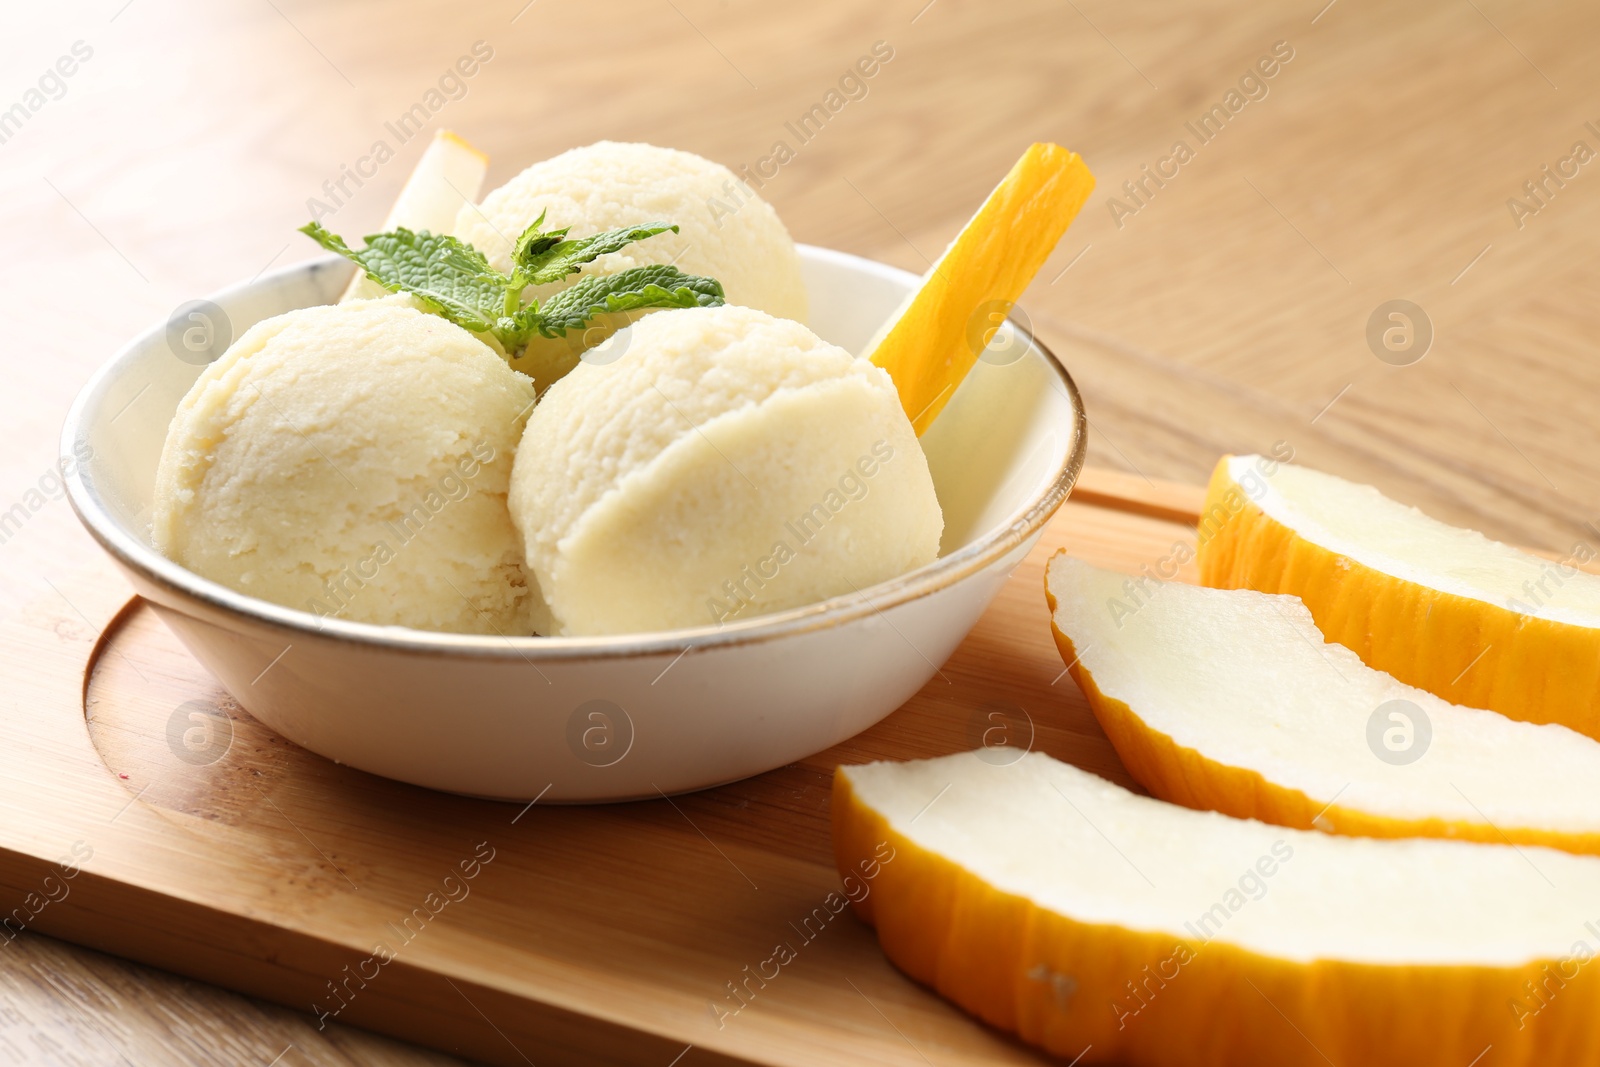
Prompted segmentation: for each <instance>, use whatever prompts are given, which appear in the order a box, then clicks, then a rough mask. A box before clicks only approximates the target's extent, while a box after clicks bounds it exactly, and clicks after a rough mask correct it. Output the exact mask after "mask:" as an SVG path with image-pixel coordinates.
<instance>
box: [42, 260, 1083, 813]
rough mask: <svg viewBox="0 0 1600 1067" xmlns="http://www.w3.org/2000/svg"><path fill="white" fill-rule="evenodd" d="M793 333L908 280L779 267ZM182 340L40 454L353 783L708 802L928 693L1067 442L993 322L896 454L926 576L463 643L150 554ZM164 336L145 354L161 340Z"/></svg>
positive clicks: (324, 291) (107, 375) (1016, 556)
mask: <svg viewBox="0 0 1600 1067" xmlns="http://www.w3.org/2000/svg"><path fill="white" fill-rule="evenodd" d="M801 256H802V258H803V262H804V271H805V279H806V285H807V287H808V289H809V291H810V296H811V308H812V322H811V326H812V328H813V329H814V330H815V331H816V332H817V333H818V334H820V335H821V336H822V337H824V338H826V339H827V340H829V341H833V342H835V343H837V344H840V345H842V346H844V347H845V348H846V349H848V350H850V351H858V350H859V349H860V348H861V346H862V345H863V344H865V343H866V341H867V339H868V338H869V337H870V336H871V335H872V333H873V332H874V331H875V330H876V329H877V327H878V326H879V324H880V323H882V322H883V321H884V320H885V319H886V318H887V317H888V316H889V315H890V314H891V313H892V312H893V311H894V309H895V308H896V307H898V306H899V304H900V302H901V300H902V299H903V298H904V297H905V296H906V294H907V293H908V292H909V291H910V290H911V289H912V288H913V287H914V286H915V285H916V284H917V282H918V279H917V277H916V276H914V275H911V274H908V273H906V272H904V271H901V270H896V269H894V268H892V267H887V266H884V265H882V264H879V263H873V262H871V261H869V260H864V259H861V258H858V257H856V256H850V255H845V254H843V253H840V252H833V251H829V250H826V249H820V248H809V247H802V249H801ZM352 269H353V268H352V267H351V265H350V264H349V263H347V262H346V261H344V260H342V259H338V258H327V259H321V260H315V261H312V262H309V263H304V264H301V265H298V266H293V267H288V268H286V269H283V270H280V271H277V272H275V273H272V274H269V275H266V276H264V277H262V278H260V279H259V280H257V281H254V282H250V283H248V284H244V285H239V286H235V287H234V288H232V289H229V290H226V291H225V292H223V293H220V294H218V295H217V296H215V297H214V298H213V301H214V303H215V305H217V306H219V307H220V308H221V309H222V310H223V312H225V314H226V316H227V319H228V320H229V322H230V324H231V335H232V336H233V337H238V336H239V334H240V333H242V332H243V331H244V329H245V328H246V327H248V326H250V325H251V324H253V323H255V322H258V321H260V320H261V319H264V318H267V317H269V316H272V315H277V314H281V313H283V312H285V311H289V310H291V309H294V308H300V307H308V306H311V305H314V304H325V303H329V302H331V301H333V300H336V299H337V298H338V296H339V294H340V293H341V292H342V291H343V289H344V286H345V282H346V281H347V280H348V278H349V277H350V274H351V272H352ZM191 325H193V326H200V325H203V324H202V323H201V322H200V320H195V321H194V323H192V324H191V323H189V322H187V321H180V322H178V323H177V325H176V326H173V325H172V324H163V325H162V326H159V327H156V328H154V329H152V330H150V331H148V332H146V333H145V334H143V335H141V336H139V337H138V338H136V339H134V340H133V342H132V343H130V344H129V345H127V346H126V347H125V348H123V349H122V350H121V351H120V352H118V353H117V354H116V355H115V356H114V357H113V358H112V359H111V361H110V362H109V363H107V364H106V365H105V366H104V367H102V368H101V369H100V371H99V372H98V373H97V374H96V375H95V376H94V378H93V379H92V380H91V381H90V382H89V384H88V385H87V386H85V387H84V389H83V392H82V393H81V394H80V395H79V396H78V398H77V401H76V402H75V403H74V404H73V406H72V411H71V413H70V414H69V415H68V417H67V423H66V427H65V429H64V431H63V434H62V442H61V447H62V452H63V455H66V454H69V453H71V452H72V450H73V448H74V447H75V446H76V445H78V443H79V442H81V441H86V442H87V443H88V444H89V445H90V446H91V447H92V450H93V459H92V460H90V461H89V462H87V463H83V464H81V465H74V466H73V467H71V468H69V469H71V470H73V471H74V473H73V474H72V475H71V476H70V477H69V479H68V491H69V493H70V496H71V500H72V504H73V507H74V509H75V510H76V511H77V513H78V516H79V518H80V519H82V521H83V524H84V525H85V526H86V527H88V529H89V532H90V533H91V534H93V535H94V537H95V539H96V540H98V541H99V542H100V544H101V545H102V546H104V548H105V549H106V551H107V552H109V553H110V554H111V556H112V557H113V558H114V559H115V560H116V562H117V564H118V565H119V566H120V567H121V569H122V571H123V572H124V573H125V574H126V575H127V576H128V578H129V580H130V581H132V583H133V585H134V587H135V588H136V589H137V590H138V591H139V593H140V594H141V595H142V596H144V597H145V598H146V599H147V600H149V601H150V603H151V604H152V605H154V607H155V610H156V611H157V613H158V614H159V615H160V616H161V617H162V618H163V619H164V620H165V621H166V623H167V625H168V626H170V627H171V628H172V630H173V632H174V633H175V634H177V636H178V637H179V639H181V640H182V641H183V643H184V644H185V645H186V646H187V647H188V648H189V650H190V651H191V652H193V653H194V655H195V657H196V658H197V659H198V660H199V661H200V662H201V663H202V664H204V665H205V667H206V668H207V669H208V670H210V671H211V673H212V674H214V675H216V677H217V679H218V680H219V681H220V682H221V683H222V685H223V686H224V687H225V688H226V689H227V690H228V692H229V693H231V694H233V696H234V697H235V698H236V699H237V700H238V701H239V703H240V704H241V705H242V706H243V707H245V708H246V709H248V710H249V712H250V713H251V714H252V715H254V716H255V717H256V718H257V719H259V720H260V721H261V722H263V723H265V724H266V725H267V726H269V727H271V728H272V729H274V730H276V731H278V732H279V733H281V734H283V735H284V736H285V737H287V738H289V739H290V740H292V741H294V742H296V743H297V744H300V745H302V746H304V747H305V748H308V749H310V750H311V751H313V752H317V753H320V754H321V755H323V756H326V757H328V758H329V759H333V760H337V761H338V762H340V763H347V764H349V765H351V766H354V767H359V768H361V769H362V770H366V771H371V772H372V773H374V774H380V775H384V776H386V777H389V778H398V779H400V780H402V781H406V782H413V783H415V784H417V785H423V786H429V787H432V788H435V789H444V790H449V791H451V792H455V793H466V794H471V795H475V796H485V797H496V798H503V799H517V800H531V799H533V798H535V797H542V798H543V799H544V800H546V801H599V800H626V799H631V798H636V797H645V796H656V795H659V794H662V793H668V794H670V793H675V792H683V791H686V790H692V789H700V788H704V787H707V786H712V785H717V784H719V783H722V782H728V781H732V780H734V779H738V778H743V777H746V776H748V775H752V774H759V773H760V772H762V771H766V770H770V769H772V768H774V767H780V766H782V765H784V764H786V763H790V762H793V761H794V760H797V759H800V758H803V757H805V756H807V755H810V754H812V753H814V752H818V751H821V750H822V749H825V748H827V747H829V746H830V745H833V744H835V743H837V742H839V741H842V740H844V739H845V738H847V737H850V736H851V735H853V734H856V733H858V732H860V731H861V730H864V729H866V728H867V727H869V726H871V725H872V724H873V723H875V722H877V721H878V720H879V719H882V718H883V717H884V716H886V715H888V714H889V713H890V712H891V711H893V710H894V709H895V708H897V707H899V706H900V704H902V703H903V702H904V701H905V700H906V699H908V698H909V697H910V696H911V695H912V694H913V693H915V692H916V691H917V690H918V689H919V688H921V687H922V685H923V684H924V683H925V682H926V681H927V680H928V679H929V678H930V677H932V676H933V674H934V672H935V670H936V669H937V667H938V665H939V664H941V663H943V662H944V660H945V659H946V657H948V656H949V655H950V653H951V652H952V651H954V649H955V647H956V646H957V645H958V644H959V643H960V642H961V640H962V638H963V637H964V636H965V635H966V633H967V631H968V630H970V629H971V628H972V626H973V624H974V623H975V622H976V621H977V619H978V616H979V615H981V614H982V613H983V610H984V608H985V607H987V606H988V604H989V601H990V600H991V599H992V598H993V597H994V595H995V593H996V592H998V590H999V589H1000V586H1001V584H1002V583H1003V582H1004V581H1005V580H1006V577H1007V576H1008V575H1009V574H1010V573H1011V572H1012V571H1013V570H1014V569H1015V568H1016V566H1017V564H1018V563H1020V562H1021V561H1022V558H1023V557H1024V556H1025V555H1026V554H1027V552H1028V549H1029V548H1031V547H1032V546H1033V544H1034V542H1035V541H1036V540H1037V539H1038V537H1039V532H1040V530H1041V528H1042V527H1043V526H1044V523H1045V522H1046V520H1048V519H1049V518H1050V516H1051V515H1052V514H1053V513H1054V512H1055V510H1056V509H1057V508H1058V507H1059V506H1060V505H1061V502H1062V501H1063V500H1065V499H1066V497H1067V494H1068V493H1069V492H1070V491H1071V489H1072V485H1073V482H1074V481H1075V479H1076V478H1077V475H1078V470H1079V468H1080V467H1081V466H1082V463H1083V454H1084V443H1085V432H1084V428H1085V423H1084V417H1083V409H1082V404H1081V402H1080V401H1079V398H1078V394H1077V390H1076V388H1075V387H1074V385H1073V383H1072V379H1071V378H1070V377H1069V376H1068V375H1067V372H1066V370H1065V369H1064V368H1063V367H1062V366H1061V365H1060V363H1059V362H1058V361H1057V360H1056V359H1055V357H1054V356H1053V355H1051V354H1050V353H1049V352H1048V351H1046V350H1045V349H1044V348H1043V347H1042V346H1040V345H1039V344H1038V343H1037V342H1036V341H1034V340H1033V338H1032V337H1030V336H1029V335H1028V334H1027V333H1026V331H1024V330H1022V329H1021V328H1019V327H1017V326H1016V324H1015V323H1013V322H1007V323H1006V324H1005V325H1004V326H1003V327H1002V329H1001V331H1000V332H999V333H998V334H997V335H996V337H995V340H994V343H993V344H992V345H991V346H990V348H989V350H988V351H987V352H986V353H985V355H984V359H983V360H981V361H980V362H979V363H978V365H977V366H976V367H975V368H974V370H973V372H972V373H971V374H970V375H969V376H968V378H967V380H966V381H965V382H963V383H962V385H961V387H960V389H958V390H957V392H956V393H955V395H954V396H953V397H952V398H951V402H950V404H949V406H948V407H947V408H946V409H945V411H944V413H943V414H942V415H941V416H940V418H939V420H938V421H937V422H936V423H935V424H934V426H933V427H932V428H931V429H930V430H929V432H928V433H927V434H925V435H924V437H923V439H922V443H923V446H924V449H925V451H926V452H927V455H928V461H929V465H930V466H931V468H932V471H933V479H934V483H935V485H936V487H937V489H938V493H939V499H940V503H941V505H942V506H943V509H944V515H945V533H944V545H943V548H942V553H941V555H940V558H939V559H938V560H936V561H935V562H933V563H931V564H929V565H927V566H925V567H922V568H920V569H918V570H915V571H912V572H911V573H909V574H905V575H902V576H901V577H899V578H896V579H894V580H893V581H888V582H884V583H882V584H880V585H875V586H873V587H871V588H869V589H866V590H864V591H863V592H862V593H861V594H860V595H857V594H852V595H850V596H844V597H839V598H837V599H834V600H829V601H827V602H825V603H821V604H812V605H810V606H807V607H803V608H797V609H794V610H792V611H785V612H780V613H777V614H772V615H765V616H760V617H756V618H751V619H748V620H743V621H740V622H737V623H733V624H730V625H726V626H722V627H718V628H712V627H707V628H704V629H695V630H676V631H672V632H665V633H650V634H637V635H630V636H619V637H593V638H589V637H558V638H540V637H525V638H523V637H519V638H511V639H505V638H499V637H494V638H488V637H474V636H461V635H454V634H440V633H424V632H421V631H416V630H408V629H404V628H400V627H386V626H375V625H370V624H367V623H359V622H347V621H343V620H338V619H322V620H319V619H317V618H316V617H315V616H313V615H311V614H308V613H306V612H302V611H297V610H295V609H294V608H287V607H283V606H281V605H278V604H271V603H267V602H266V601H263V600H257V599H255V598H253V597H249V596H245V595H244V594H242V593H238V592H235V591H234V590H232V589H229V588H226V587H225V586H222V585H218V584H217V583H215V582H211V581H208V580H206V579H204V578H201V577H199V576H198V575H195V574H192V573H190V572H189V571H187V570H185V569H184V568H182V567H180V566H179V565H178V564H176V563H173V562H172V561H171V560H168V559H166V558H164V557H163V556H161V555H160V554H158V553H157V552H156V551H155V550H154V549H153V548H152V547H151V546H150V506H151V496H152V487H153V484H154V480H155V470H156V463H157V460H158V458H159V457H160V454H161V445H162V441H163V439H164V437H165V435H166V430H167V423H168V421H169V420H170V419H171V417H172V413H173V411H174V410H175V409H176V408H177V405H178V401H179V400H180V399H181V398H182V397H183V395H184V394H185V393H186V392H187V391H188V389H189V387H190V385H191V384H192V383H193V382H194V380H195V378H196V377H197V376H198V375H199V373H200V371H201V367H202V365H203V357H202V359H196V358H195V356H194V355H193V354H192V353H191V352H190V351H189V350H188V349H187V348H185V347H184V345H183V344H182V342H181V333H182V331H183V330H184V329H185V328H189V327H190V326H191ZM169 338H170V340H169Z"/></svg>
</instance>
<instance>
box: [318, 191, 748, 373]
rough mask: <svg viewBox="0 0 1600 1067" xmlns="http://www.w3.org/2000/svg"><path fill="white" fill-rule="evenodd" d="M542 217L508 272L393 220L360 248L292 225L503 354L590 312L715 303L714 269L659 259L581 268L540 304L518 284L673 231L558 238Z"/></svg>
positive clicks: (460, 244) (657, 227)
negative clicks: (490, 339)
mask: <svg viewBox="0 0 1600 1067" xmlns="http://www.w3.org/2000/svg"><path fill="white" fill-rule="evenodd" d="M543 226H544V215H543V214H541V215H540V216H539V217H538V218H537V219H536V220H534V222H533V224H532V225H531V226H529V227H528V228H527V229H526V230H524V231H523V232H522V234H521V235H520V236H519V237H518V238H517V241H516V244H515V245H514V246H513V251H512V263H513V265H512V270H511V273H510V274H503V273H501V272H500V271H497V270H495V269H494V268H493V267H492V266H491V265H490V264H489V261H488V259H487V258H486V257H485V256H484V254H483V253H482V252H480V251H478V250H477V249H476V248H474V247H473V246H472V245H470V244H468V243H467V242H465V241H461V240H458V239H457V238H454V237H451V236H449V235H447V234H435V233H429V232H428V231H426V230H422V231H412V230H408V229H405V228H404V227H398V228H396V229H394V230H391V231H389V232H387V233H377V234H372V235H370V236H369V237H367V239H366V247H365V248H351V247H350V246H349V245H348V244H346V243H345V241H344V239H343V238H341V237H340V236H338V235H337V234H334V233H330V232H329V231H328V230H327V229H325V228H324V227H323V226H322V225H321V224H319V223H316V222H310V223H307V224H306V225H304V226H302V227H300V232H301V233H303V234H305V235H306V236H308V237H310V238H311V239H312V240H314V241H316V242H317V243H318V244H319V245H321V246H322V247H323V248H326V249H328V250H329V251H331V252H337V253H339V254H340V255H341V256H344V257H346V258H347V259H350V260H353V261H354V262H355V263H356V264H357V265H358V266H359V267H361V269H362V270H364V271H366V272H367V274H368V276H369V277H371V278H372V279H373V280H374V281H376V282H377V283H378V284H379V285H381V286H383V287H384V288H385V289H387V290H389V291H390V292H392V293H393V292H407V293H411V294H412V295H413V296H416V297H417V298H418V299H420V300H421V301H422V302H423V303H424V304H425V305H426V306H427V307H428V308H429V310H432V311H434V312H436V313H437V314H439V315H440V316H442V317H444V318H446V319H449V320H450V321H451V322H453V323H455V324H456V325H458V326H460V327H462V328H463V329H467V330H471V331H473V332H475V333H490V334H493V335H494V337H495V338H496V339H497V340H498V341H499V342H500V344H501V347H503V348H504V349H505V350H506V352H507V354H508V355H512V356H515V355H516V354H517V353H519V352H521V351H522V349H524V348H526V347H527V345H528V343H529V342H530V341H532V340H533V338H534V337H561V336H565V335H566V333H567V331H568V330H574V329H581V328H583V327H584V326H586V325H588V323H589V322H591V321H592V320H593V319H594V318H595V317H596V316H598V315H602V314H614V313H617V312H624V311H638V310H644V309H650V308H684V307H716V306H717V305H719V304H721V303H723V292H722V285H721V283H720V282H718V281H717V280H716V279H715V278H703V277H700V276H698V275H693V274H685V273H684V272H683V271H681V270H679V269H678V268H676V267H674V266H671V265H668V264H651V265H648V266H643V267H633V268H630V269H628V270H624V271H619V272H618V273H616V274H605V275H590V276H589V277H587V278H584V279H582V280H581V281H579V282H578V283H577V284H576V285H573V286H572V287H571V288H569V289H565V290H562V291H561V292H559V293H557V294H555V295H554V296H552V297H550V298H549V299H548V300H546V301H545V302H544V304H543V305H541V304H540V303H539V302H538V301H536V300H529V301H524V300H523V296H522V293H523V290H524V289H526V288H527V287H528V286H530V285H546V284H549V283H550V282H555V281H560V280H561V279H562V278H565V277H567V276H569V275H572V274H575V273H577V272H578V270H579V269H580V268H582V267H583V265H584V264H586V263H590V262H592V261H594V260H595V259H597V258H599V257H600V256H603V255H606V254H608V253H610V252H616V251H618V250H619V249H622V248H625V247H627V246H628V245H630V244H632V243H633V242H635V241H642V240H644V239H646V238H649V237H654V236H655V235H656V234H658V233H665V232H667V231H668V230H671V231H672V232H674V233H676V232H677V230H678V227H676V226H673V225H671V224H669V223H664V222H663V223H646V224H644V225H642V226H630V227H626V228H623V229H619V230H607V231H605V232H604V233H597V234H594V235H592V236H589V237H578V238H572V239H568V238H567V236H566V235H567V229H566V228H563V229H559V230H549V231H547V230H545V229H543Z"/></svg>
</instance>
